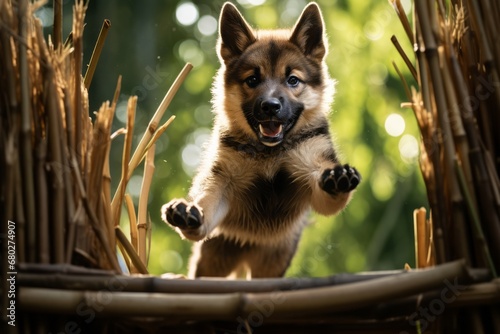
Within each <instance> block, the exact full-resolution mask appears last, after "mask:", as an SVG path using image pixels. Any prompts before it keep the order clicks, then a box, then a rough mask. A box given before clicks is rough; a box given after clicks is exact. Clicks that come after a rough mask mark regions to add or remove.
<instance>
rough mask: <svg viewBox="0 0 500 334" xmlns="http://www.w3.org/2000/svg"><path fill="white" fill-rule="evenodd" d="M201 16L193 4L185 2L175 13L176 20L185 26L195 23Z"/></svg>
mask: <svg viewBox="0 0 500 334" xmlns="http://www.w3.org/2000/svg"><path fill="white" fill-rule="evenodd" d="M199 15H200V14H199V13H198V8H197V7H196V6H195V5H194V4H193V3H192V2H184V3H183V4H181V5H180V6H179V7H177V10H176V11H175V18H176V19H177V21H179V23H180V24H182V25H184V26H190V25H192V24H193V23H195V22H196V20H198V16H199Z"/></svg>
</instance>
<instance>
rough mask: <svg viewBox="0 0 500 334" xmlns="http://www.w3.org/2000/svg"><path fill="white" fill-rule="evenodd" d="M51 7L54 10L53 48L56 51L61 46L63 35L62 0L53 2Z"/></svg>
mask: <svg viewBox="0 0 500 334" xmlns="http://www.w3.org/2000/svg"><path fill="white" fill-rule="evenodd" d="M52 7H53V8H54V25H53V27H52V28H53V30H52V31H53V35H54V48H55V49H56V50H57V49H58V48H59V47H60V46H61V45H62V34H63V2H62V0H53V1H52Z"/></svg>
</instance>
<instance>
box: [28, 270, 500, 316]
mask: <svg viewBox="0 0 500 334" xmlns="http://www.w3.org/2000/svg"><path fill="white" fill-rule="evenodd" d="M464 264H465V263H464V262H463V261H455V262H451V263H447V264H444V265H440V266H438V267H435V268H433V269H428V270H422V271H416V272H408V273H405V274H399V275H394V276H387V277H382V278H376V279H372V280H368V281H363V282H358V283H352V284H347V285H342V286H329V287H319V288H314V289H305V290H293V291H281V292H276V291H273V292H262V293H227V294H203V295H200V294H189V293H188V294H177V293H173V294H169V293H162V294H157V293H142V292H141V293H132V292H110V291H107V292H106V293H109V296H110V298H109V299H107V300H109V301H110V302H109V303H108V304H107V305H106V306H105V307H103V308H102V310H101V311H100V312H99V316H101V317H106V316H114V315H120V316H122V317H123V316H135V317H137V316H150V317H151V316H170V317H171V316H187V317H188V319H191V320H195V319H212V320H215V319H219V320H220V319H227V320H234V319H236V317H237V316H238V315H239V316H242V317H248V316H249V315H250V314H252V312H262V310H259V307H262V305H269V303H272V305H273V307H274V308H273V311H272V312H270V313H271V314H269V317H268V318H267V319H270V320H272V319H277V318H290V317H293V316H299V315H300V316H301V317H306V316H309V315H315V314H318V312H323V313H324V312H328V313H333V312H340V311H349V310H354V309H357V310H359V309H362V308H363V307H366V306H369V305H375V304H378V303H383V302H388V301H391V300H394V299H395V298H401V297H404V296H411V295H414V294H418V293H422V292H426V291H429V290H434V289H440V290H442V289H443V288H446V287H447V285H446V282H448V283H449V284H452V283H450V281H451V282H457V281H456V280H457V279H460V278H464V277H467V271H466V269H465V266H464ZM98 293H102V292H101V291H95V292H91V291H65V290H53V289H43V288H31V287H25V288H23V289H22V290H21V291H20V295H19V304H20V308H21V309H23V310H25V311H28V312H29V311H34V310H37V309H40V308H42V307H43V309H44V310H45V311H46V312H53V313H57V314H72V313H71V312H74V310H75V309H76V307H77V306H78V305H80V304H81V303H82V302H83V303H84V304H88V303H90V302H92V300H96V299H95V298H96V295H97V294H98ZM49 295H50V296H51V303H49V304H47V303H46V302H45V301H46V300H47V298H48V296H49ZM494 296H495V297H494V298H493V299H497V298H499V296H498V293H496V294H495V295H494Z"/></svg>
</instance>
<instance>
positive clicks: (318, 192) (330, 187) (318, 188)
mask: <svg viewBox="0 0 500 334" xmlns="http://www.w3.org/2000/svg"><path fill="white" fill-rule="evenodd" d="M331 165H333V166H332V167H327V168H325V169H323V171H322V172H321V175H320V176H319V179H317V180H316V182H317V185H315V186H314V188H313V193H312V205H313V208H314V210H316V211H317V212H319V213H321V214H324V215H331V214H335V213H337V212H338V211H340V210H342V209H343V208H344V207H345V206H346V205H347V203H348V202H349V200H350V198H351V196H352V193H353V190H354V189H356V187H357V186H358V184H359V182H360V181H361V176H360V175H359V173H358V171H357V170H356V169H355V168H354V167H351V166H349V165H340V164H338V163H331Z"/></svg>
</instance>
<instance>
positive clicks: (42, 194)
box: [0, 0, 191, 306]
mask: <svg viewBox="0 0 500 334" xmlns="http://www.w3.org/2000/svg"><path fill="white" fill-rule="evenodd" d="M43 4H44V3H43V1H39V2H35V3H31V2H29V1H27V0H23V1H17V2H16V1H2V2H0V22H1V24H0V101H2V108H0V129H1V132H2V133H4V134H5V135H3V136H0V151H1V152H2V154H1V155H0V174H1V175H2V182H1V183H0V184H1V186H0V208H1V209H0V218H1V219H2V220H4V221H6V220H7V219H8V220H12V221H14V222H15V223H16V246H17V249H16V250H17V259H18V261H19V262H20V265H23V264H24V265H25V264H26V263H30V264H33V263H40V264H44V265H51V266H55V267H56V268H63V267H61V266H64V265H66V266H68V265H71V264H77V265H84V266H89V267H94V268H103V269H109V270H112V271H113V272H115V273H119V272H121V268H120V267H119V265H118V261H117V256H116V242H115V238H116V236H118V237H119V238H121V240H120V247H122V248H121V249H125V248H127V249H128V250H131V251H132V252H133V254H128V255H127V260H128V259H131V260H132V261H129V263H132V264H131V265H130V264H129V266H133V267H134V268H137V270H138V271H139V272H141V273H147V268H146V267H145V266H144V265H142V266H141V262H140V260H139V257H138V254H137V252H138V249H139V248H138V241H137V233H134V232H137V230H136V229H131V231H132V232H131V233H132V242H133V246H132V245H130V243H128V241H127V240H126V239H123V238H122V237H123V234H120V233H119V232H117V230H116V229H115V225H116V224H117V223H118V221H119V216H117V215H116V210H117V209H119V207H120V206H121V202H122V198H123V196H125V192H124V189H125V188H124V187H123V188H119V191H118V194H119V195H120V196H119V197H120V205H119V206H116V205H115V206H112V205H111V202H112V199H111V177H112V176H113V175H112V174H113V173H112V166H110V161H109V152H110V147H111V138H112V134H111V125H112V122H113V119H114V113H115V110H116V106H117V103H118V98H119V95H120V93H119V92H120V86H121V78H118V83H117V87H116V90H115V94H114V96H113V100H112V102H111V103H110V102H105V103H103V104H102V106H101V108H100V109H99V111H98V112H97V113H96V117H95V120H94V121H92V120H91V118H90V117H89V102H88V92H87V87H88V85H89V84H90V82H91V79H92V74H93V73H94V70H95V67H96V64H97V61H98V58H99V52H100V50H101V49H102V44H103V41H104V36H105V35H106V31H107V29H108V28H109V21H107V20H106V21H105V22H104V26H103V31H102V32H101V35H100V37H99V39H98V43H97V45H96V47H95V51H94V54H93V57H92V60H91V62H90V66H89V70H88V71H87V74H86V77H85V79H84V78H83V77H82V74H81V70H82V38H83V27H84V18H85V11H86V5H85V4H84V2H83V1H80V0H78V1H76V4H75V5H74V7H73V25H72V30H73V31H72V32H71V34H70V37H68V39H67V40H66V42H65V43H64V45H63V44H62V36H61V35H62V21H61V20H62V16H61V14H62V3H61V2H57V3H55V4H54V12H55V13H54V17H55V20H56V22H55V23H54V40H53V41H54V45H52V44H51V41H50V40H49V41H48V42H46V41H45V38H44V36H43V31H42V27H41V25H40V23H39V21H38V20H36V19H34V15H33V13H34V12H35V11H36V10H37V9H38V8H39V7H40V6H42V5H43ZM190 68H191V66H190V65H187V66H186V69H184V70H183V72H182V73H181V76H180V79H178V80H177V81H176V83H175V84H174V86H173V88H172V89H171V90H170V91H169V93H167V95H166V97H165V99H164V102H163V104H162V105H161V107H160V108H159V111H158V112H157V113H156V116H155V117H154V119H153V120H152V122H151V124H150V125H151V126H150V128H149V130H148V131H149V132H148V134H147V135H146V136H144V142H143V144H142V146H141V148H140V149H139V150H136V153H137V154H138V155H137V157H138V158H135V160H134V159H130V155H131V151H132V148H131V146H132V135H133V129H134V118H135V107H136V101H137V98H136V97H132V98H131V99H130V100H129V109H128V122H127V134H126V145H125V147H124V161H123V164H122V174H123V176H122V179H123V185H124V186H125V185H126V182H127V181H128V179H129V178H130V175H131V174H132V173H133V171H134V169H135V167H137V164H138V163H139V162H140V160H141V159H140V158H141V157H142V156H143V155H144V154H146V152H148V150H149V152H150V153H149V158H148V159H147V161H146V163H147V166H148V167H147V170H148V172H147V174H146V175H145V183H144V185H143V194H144V197H145V200H144V199H143V200H142V203H143V204H141V205H140V208H141V209H140V211H141V217H143V218H140V219H141V224H142V221H145V222H146V223H147V208H146V204H147V197H148V196H147V193H148V191H149V185H150V184H151V178H152V172H153V168H152V166H154V165H153V162H152V159H153V157H154V142H155V141H156V140H157V139H158V138H159V136H160V135H161V134H162V133H163V132H164V131H165V129H166V127H167V126H168V124H170V122H171V120H172V118H171V119H170V120H168V121H167V123H166V124H164V125H163V126H162V127H160V128H159V129H157V128H156V127H157V124H158V122H159V121H160V118H161V115H162V114H163V113H164V112H165V109H166V107H167V106H168V103H170V101H171V100H172V98H173V96H174V94H175V92H176V91H177V90H178V88H179V86H180V85H181V84H182V80H183V78H184V77H185V75H186V74H187V73H188V72H189V69H190ZM3 106H5V108H3ZM129 160H132V161H135V162H133V163H132V165H130V161H129ZM127 206H128V208H129V212H130V222H131V224H132V226H134V227H135V226H136V219H137V218H136V215H135V212H133V211H134V210H133V203H131V202H129V203H127ZM131 208H132V209H131ZM144 217H146V219H144ZM2 226H3V225H2ZM2 230H3V228H2ZM146 239H147V237H146ZM146 239H144V240H143V241H142V243H141V247H143V245H147V242H148V241H147V240H146ZM1 242H2V248H5V242H3V241H1ZM149 242H150V240H149ZM124 245H125V246H124ZM128 246H130V247H128ZM4 254H7V253H5V252H2V254H1V255H0V256H1V257H2V260H4V259H5V258H4V257H5V255H4ZM144 254H146V252H144ZM1 263H2V268H3V269H6V267H5V263H6V262H4V261H1ZM138 263H139V264H138ZM6 272H7V270H4V271H3V273H2V280H3V278H5V277H4V275H5V273H6ZM2 302H4V300H2ZM3 305H4V304H3ZM3 305H2V306H3Z"/></svg>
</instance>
